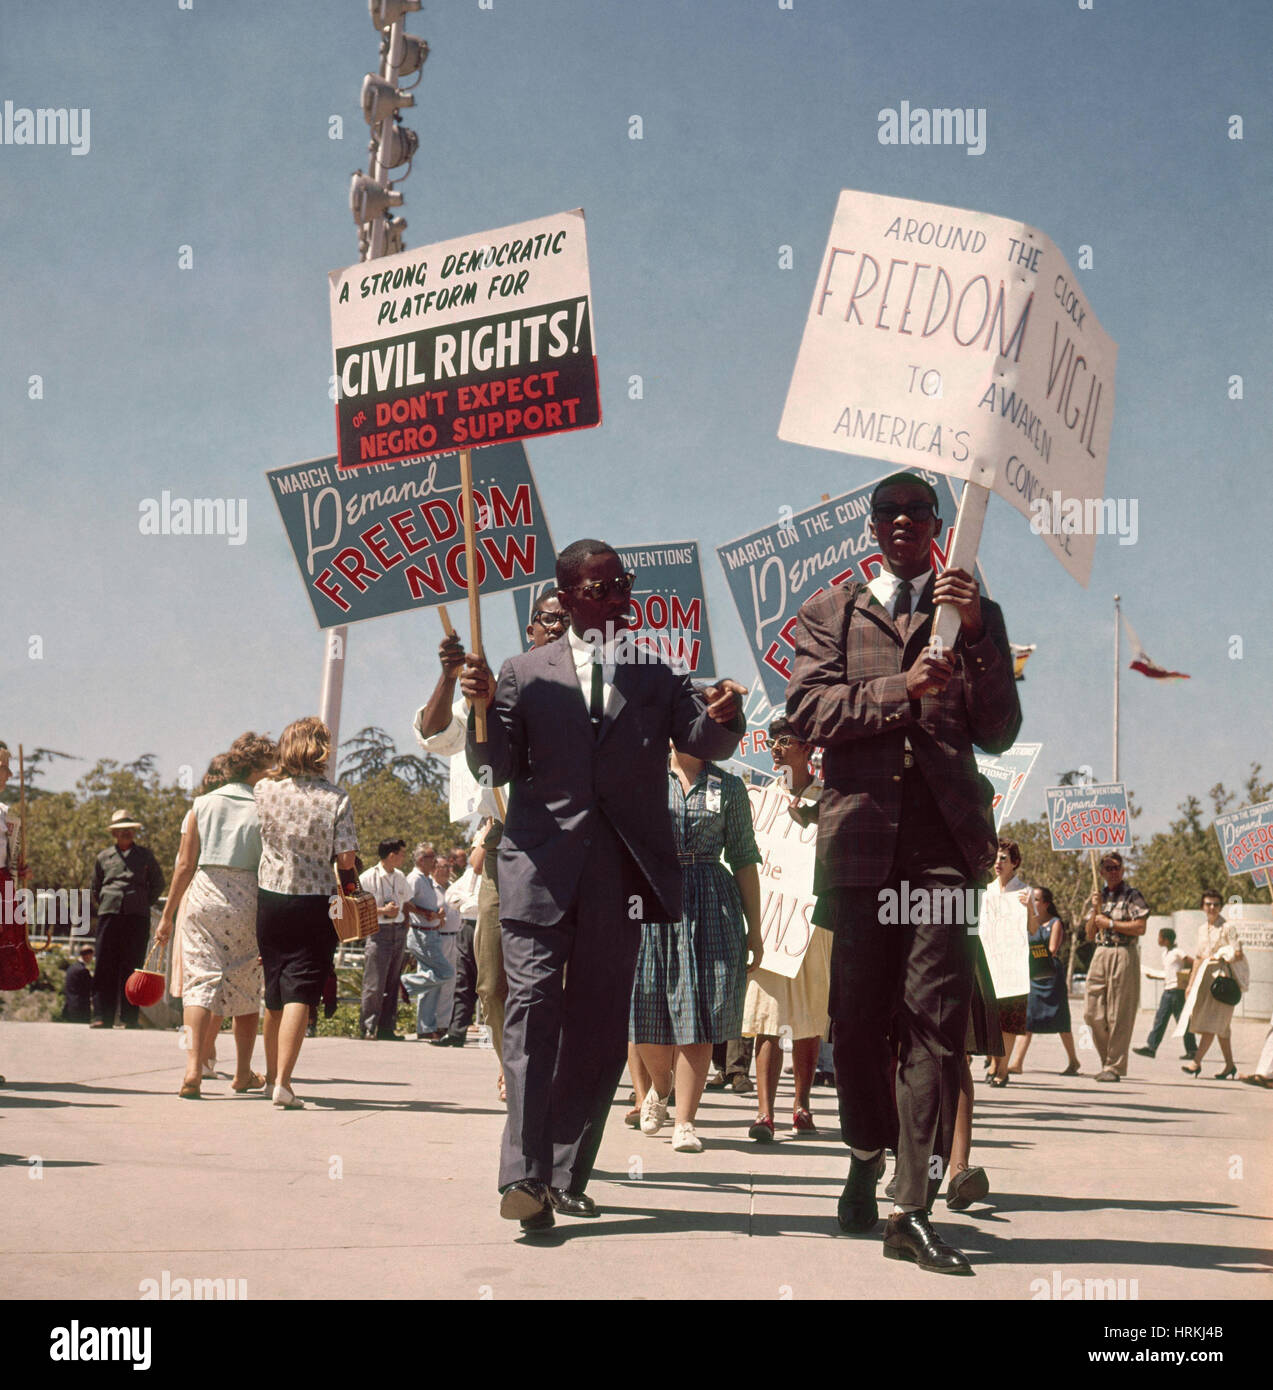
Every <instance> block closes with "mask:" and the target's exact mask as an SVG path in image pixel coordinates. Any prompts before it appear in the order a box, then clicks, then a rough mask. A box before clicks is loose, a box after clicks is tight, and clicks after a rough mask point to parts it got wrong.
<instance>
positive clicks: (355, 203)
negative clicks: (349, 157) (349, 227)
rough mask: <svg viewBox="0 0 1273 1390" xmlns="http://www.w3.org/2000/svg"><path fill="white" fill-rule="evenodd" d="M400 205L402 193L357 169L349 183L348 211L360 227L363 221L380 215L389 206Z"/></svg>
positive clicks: (368, 220)
mask: <svg viewBox="0 0 1273 1390" xmlns="http://www.w3.org/2000/svg"><path fill="white" fill-rule="evenodd" d="M401 206H402V194H401V193H399V192H398V190H397V189H396V188H387V187H386V186H385V185H384V184H382V183H377V182H376V181H375V179H371V178H368V177H367V175H366V174H364V173H362V172H361V171H359V172H358V173H356V174H355V175H354V176H353V179H352V180H351V181H350V184H349V211H350V212H351V213H353V215H354V221H355V222H356V223H357V224H358V225H359V226H360V227H361V226H362V225H363V223H364V222H370V221H371V220H372V219H373V218H375V217H379V216H381V214H383V213H385V212H387V211H388V210H389V208H396V207H401Z"/></svg>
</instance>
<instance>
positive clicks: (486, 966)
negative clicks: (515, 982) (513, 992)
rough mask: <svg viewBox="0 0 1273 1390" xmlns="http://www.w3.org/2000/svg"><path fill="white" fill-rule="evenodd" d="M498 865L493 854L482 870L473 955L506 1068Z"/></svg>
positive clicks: (488, 1019) (485, 1017)
mask: <svg viewBox="0 0 1273 1390" xmlns="http://www.w3.org/2000/svg"><path fill="white" fill-rule="evenodd" d="M495 861H496V855H495V851H494V850H493V849H492V850H489V851H488V852H487V855H486V865H485V867H484V868H483V870H482V882H481V884H480V885H479V887H478V896H477V931H476V933H475V934H474V937H473V955H474V958H475V959H476V961H477V997H478V998H479V999H480V1000H481V1001H482V1018H483V1020H484V1021H485V1023H486V1024H487V1025H488V1026H489V1028H490V1030H491V1046H492V1047H493V1048H494V1049H495V1055H496V1056H497V1057H499V1058H500V1059H501V1064H502V1059H503V1056H504V1000H505V999H507V998H508V977H507V976H506V975H505V974H504V949H503V943H502V942H501V940H500V931H499V880H498V877H497V875H496V872H495Z"/></svg>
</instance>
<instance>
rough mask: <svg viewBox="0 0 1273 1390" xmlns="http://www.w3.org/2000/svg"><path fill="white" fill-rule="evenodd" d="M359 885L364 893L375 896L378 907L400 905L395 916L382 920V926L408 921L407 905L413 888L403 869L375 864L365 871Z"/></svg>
mask: <svg viewBox="0 0 1273 1390" xmlns="http://www.w3.org/2000/svg"><path fill="white" fill-rule="evenodd" d="M358 883H359V885H360V886H361V888H362V890H363V892H364V893H371V894H373V895H374V897H375V899H376V906H377V907H384V905H385V904H386V903H397V904H398V911H397V914H396V915H395V916H393V917H382V918H381V919H380V922H381V925H382V926H392V925H394V924H395V923H398V922H402V921H405V920H406V915H407V914H406V911H405V904H406V903H407V902H409V901H410V898H411V888H410V885H409V884H408V883H407V876H406V874H404V873H403V872H402V870H401V869H386V868H385V866H384V865H383V864H373V865H372V866H371V868H370V869H364V870H363V872H362V874H361V876H360V877H359V879H358Z"/></svg>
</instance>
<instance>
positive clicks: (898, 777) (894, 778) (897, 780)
mask: <svg viewBox="0 0 1273 1390" xmlns="http://www.w3.org/2000/svg"><path fill="white" fill-rule="evenodd" d="M901 780H902V777H901V774H900V773H896V774H895V775H894V777H893V781H894V782H900V781H901Z"/></svg>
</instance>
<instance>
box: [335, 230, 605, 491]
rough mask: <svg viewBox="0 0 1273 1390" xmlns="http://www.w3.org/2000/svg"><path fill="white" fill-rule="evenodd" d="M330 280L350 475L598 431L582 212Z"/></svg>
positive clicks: (340, 433)
mask: <svg viewBox="0 0 1273 1390" xmlns="http://www.w3.org/2000/svg"><path fill="white" fill-rule="evenodd" d="M328 280H329V282H330V287H331V324H332V350H333V352H334V354H335V371H336V382H337V387H338V397H337V401H336V436H337V441H338V443H337V454H338V456H339V458H340V462H341V466H342V467H344V468H354V467H363V466H365V465H368V464H372V463H385V462H389V461H393V460H398V459H409V458H422V457H425V456H427V455H429V454H438V453H449V452H451V451H453V450H456V449H468V448H471V447H476V446H478V445H487V444H496V443H500V442H506V441H509V440H514V439H530V438H532V437H534V436H537V435H543V434H559V433H561V432H563V431H565V430H579V429H588V428H590V427H592V426H593V425H599V424H600V423H601V402H600V397H599V394H598V389H597V362H596V356H595V353H594V350H593V342H592V310H591V305H590V303H589V299H588V248H587V244H586V241H585V238H584V220H583V213H582V211H580V210H579V209H576V210H575V211H573V212H563V213H558V214H557V215H555V216H553V217H544V218H540V219H539V220H538V221H535V222H523V223H521V224H520V225H518V226H515V227H500V228H498V229H497V230H495V231H491V232H478V233H475V234H474V235H472V236H466V237H460V238H457V239H456V240H454V241H444V242H439V243H437V244H436V245H433V246H422V247H420V248H419V249H418V250H413V251H402V252H400V253H399V254H398V255H396V256H383V257H380V258H379V259H377V260H374V261H360V262H359V263H358V264H357V265H354V266H349V267H348V268H347V269H345V270H333V271H332V272H331V273H330V274H329V276H328Z"/></svg>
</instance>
